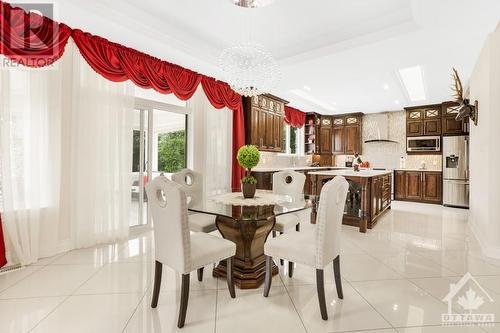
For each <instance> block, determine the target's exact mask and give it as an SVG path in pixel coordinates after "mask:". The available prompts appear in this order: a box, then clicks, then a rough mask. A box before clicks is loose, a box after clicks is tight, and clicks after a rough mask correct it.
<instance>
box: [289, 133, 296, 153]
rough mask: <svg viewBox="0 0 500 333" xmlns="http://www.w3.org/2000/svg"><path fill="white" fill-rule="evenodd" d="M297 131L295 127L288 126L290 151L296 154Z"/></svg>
mask: <svg viewBox="0 0 500 333" xmlns="http://www.w3.org/2000/svg"><path fill="white" fill-rule="evenodd" d="M297 132H298V130H297V129H296V128H295V127H290V153H292V154H297Z"/></svg>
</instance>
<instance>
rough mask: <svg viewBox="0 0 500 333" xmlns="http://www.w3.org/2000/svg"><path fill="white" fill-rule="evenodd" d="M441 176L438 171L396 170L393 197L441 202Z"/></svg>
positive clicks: (415, 200)
mask: <svg viewBox="0 0 500 333" xmlns="http://www.w3.org/2000/svg"><path fill="white" fill-rule="evenodd" d="M442 177H443V176H442V173H441V172H440V171H418V170H416V171H414V170H411V171H409V170H396V171H395V172H394V199H395V200H404V201H414V202H424V203H436V204H441V201H442V187H443V185H442V179H443V178H442Z"/></svg>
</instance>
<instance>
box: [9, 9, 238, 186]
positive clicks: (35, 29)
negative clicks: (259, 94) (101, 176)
mask: <svg viewBox="0 0 500 333" xmlns="http://www.w3.org/2000/svg"><path fill="white" fill-rule="evenodd" d="M0 5H1V7H0V10H1V13H0V19H1V22H0V43H1V44H0V48H1V49H0V52H1V53H2V54H4V55H6V56H7V57H9V58H10V59H13V60H14V61H16V62H19V63H21V64H23V65H25V66H28V67H43V66H46V65H49V64H51V63H52V62H54V61H56V60H57V59H59V58H60V57H61V56H62V54H63V52H64V47H65V46H66V43H67V42H68V38H69V37H70V35H71V37H73V40H74V41H75V44H76V46H77V47H78V49H79V50H80V53H81V55H82V57H83V58H84V59H85V60H86V61H87V63H88V64H89V65H90V67H92V68H93V69H94V70H95V71H96V72H97V73H98V74H100V75H102V76H103V77H104V78H106V79H108V80H111V81H114V82H122V81H126V80H131V81H132V82H133V83H134V84H136V85H137V86H139V87H141V88H152V89H154V90H156V91H158V92H160V93H163V94H170V93H173V94H174V95H175V96H176V97H177V98H179V99H181V100H188V99H190V98H191V97H192V96H193V94H194V93H195V92H196V89H197V87H198V85H199V84H200V83H201V84H202V87H203V91H204V92H205V94H206V95H207V97H208V99H209V101H210V103H212V105H213V106H214V107H216V108H218V109H220V108H223V107H227V108H229V109H231V110H233V111H234V116H233V166H232V168H233V174H232V187H233V190H236V189H239V188H240V179H241V176H242V175H243V169H242V168H241V167H240V166H239V164H238V162H237V160H236V155H237V152H238V149H239V147H241V146H242V145H244V144H245V130H244V128H245V127H244V117H243V104H242V100H241V96H240V95H238V94H237V93H236V92H234V91H233V90H232V89H231V88H230V87H229V86H228V85H227V84H226V83H224V82H221V81H216V80H215V79H213V78H210V77H207V76H204V75H202V74H199V73H196V72H193V71H191V70H189V69H186V68H183V67H181V66H178V65H174V64H171V63H169V62H166V61H163V60H161V59H158V58H155V57H152V56H150V55H148V54H145V53H142V52H139V51H137V50H134V49H131V48H128V47H126V46H123V45H120V44H117V43H113V42H110V41H108V40H107V39H104V38H102V37H99V36H94V35H91V34H89V33H86V32H83V31H81V30H78V29H74V30H72V29H71V28H69V27H68V26H66V25H65V24H62V23H57V22H54V21H52V20H51V19H49V18H47V17H41V16H39V15H37V14H32V13H30V14H27V13H26V12H25V11H24V10H23V9H21V8H16V7H11V6H10V5H9V4H8V3H5V2H2V1H0ZM44 60H46V61H44Z"/></svg>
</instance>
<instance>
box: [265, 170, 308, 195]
mask: <svg viewBox="0 0 500 333" xmlns="http://www.w3.org/2000/svg"><path fill="white" fill-rule="evenodd" d="M305 181H306V176H305V175H304V174H303V173H300V172H296V171H292V170H285V171H280V172H275V173H274V174H273V193H276V194H281V195H289V196H292V197H294V198H299V197H301V196H302V195H303V192H304V183H305Z"/></svg>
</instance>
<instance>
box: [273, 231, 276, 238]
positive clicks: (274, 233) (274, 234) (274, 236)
mask: <svg viewBox="0 0 500 333" xmlns="http://www.w3.org/2000/svg"><path fill="white" fill-rule="evenodd" d="M273 238H276V231H274V230H273Z"/></svg>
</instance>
